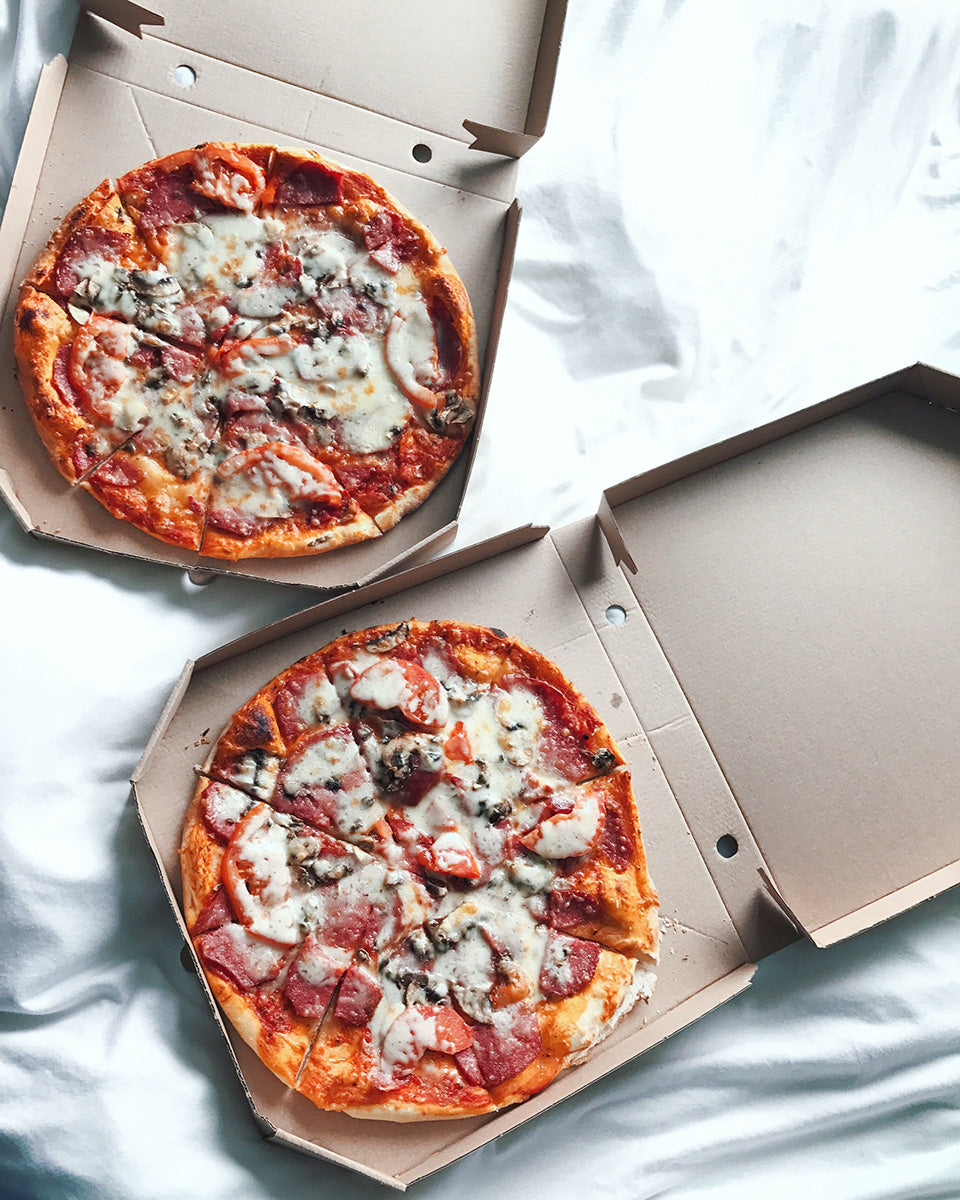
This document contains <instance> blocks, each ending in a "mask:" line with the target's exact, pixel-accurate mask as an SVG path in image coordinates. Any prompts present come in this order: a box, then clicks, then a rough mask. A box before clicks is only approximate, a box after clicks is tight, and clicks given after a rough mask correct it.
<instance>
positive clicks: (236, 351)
mask: <svg viewBox="0 0 960 1200" xmlns="http://www.w3.org/2000/svg"><path fill="white" fill-rule="evenodd" d="M292 349H293V340H292V339H291V338H289V337H288V336H287V335H286V334H281V335H280V336H279V337H261V338H247V339H246V341H243V342H238V341H226V342H223V343H222V344H221V345H220V347H219V349H217V350H216V351H215V352H214V363H215V364H216V368H217V370H218V371H219V372H220V374H221V375H226V377H227V378H228V379H235V378H236V377H237V376H238V375H242V374H243V373H244V371H249V370H255V369H256V368H257V367H258V366H261V365H262V364H261V363H260V362H259V360H260V359H263V358H276V357H277V356H278V355H281V354H289V352H290V351H291V350H292Z"/></svg>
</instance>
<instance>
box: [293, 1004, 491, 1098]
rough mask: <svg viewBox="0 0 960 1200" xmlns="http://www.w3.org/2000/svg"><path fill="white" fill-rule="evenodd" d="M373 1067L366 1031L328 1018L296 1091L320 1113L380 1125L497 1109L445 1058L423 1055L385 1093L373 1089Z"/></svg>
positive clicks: (481, 1091)
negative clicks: (327, 1111) (324, 1110)
mask: <svg viewBox="0 0 960 1200" xmlns="http://www.w3.org/2000/svg"><path fill="white" fill-rule="evenodd" d="M376 1063H377V1058H376V1054H375V1051H374V1049H373V1045H372V1039H371V1037H370V1034H369V1031H368V1030H367V1029H365V1028H358V1027H357V1026H354V1025H347V1024H346V1023H345V1022H343V1021H341V1020H339V1019H338V1018H337V1017H335V1016H333V1015H332V1014H331V1013H328V1014H327V1016H326V1017H325V1019H324V1021H323V1024H322V1025H321V1027H320V1031H319V1033H318V1035H317V1038H316V1040H315V1042H314V1044H313V1049H312V1050H311V1052H310V1057H309V1058H308V1060H307V1063H306V1065H305V1067H304V1070H303V1075H302V1076H301V1079H300V1083H299V1084H298V1086H297V1091H299V1092H301V1093H302V1094H303V1095H304V1096H306V1097H307V1098H308V1099H310V1100H312V1101H313V1103H314V1104H316V1105H317V1106H318V1107H320V1108H327V1109H332V1110H334V1111H339V1112H347V1113H350V1115H351V1116H363V1117H372V1118H374V1119H377V1120H382V1121H403V1120H434V1119H436V1118H437V1117H471V1116H478V1115H480V1114H481V1113H485V1112H491V1111H492V1110H493V1109H494V1108H496V1107H497V1105H496V1103H495V1102H494V1100H493V1098H492V1097H491V1095H490V1093H489V1092H488V1091H487V1089H486V1088H484V1087H479V1086H478V1085H476V1084H471V1083H468V1082H467V1080H466V1079H464V1078H463V1076H462V1075H461V1074H460V1072H459V1071H458V1070H457V1068H456V1066H455V1065H454V1064H453V1062H452V1061H451V1060H450V1058H449V1057H448V1056H447V1055H443V1054H435V1053H433V1052H432V1051H427V1052H426V1054H424V1056H423V1058H422V1059H421V1060H420V1062H419V1063H418V1064H417V1067H416V1068H415V1069H414V1070H413V1071H412V1073H411V1075H410V1077H409V1078H408V1079H407V1080H405V1082H404V1083H403V1085H402V1086H400V1087H397V1088H396V1089H395V1090H391V1091H387V1092H385V1091H381V1090H380V1089H378V1088H377V1087H375V1086H374V1083H373V1078H374V1071H375V1069H376Z"/></svg>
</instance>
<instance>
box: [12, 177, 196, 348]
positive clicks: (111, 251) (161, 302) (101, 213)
mask: <svg viewBox="0 0 960 1200" xmlns="http://www.w3.org/2000/svg"><path fill="white" fill-rule="evenodd" d="M25 283H26V284H27V286H30V287H34V288H36V289H37V290H38V291H42V292H46V293H47V294H48V295H49V296H51V297H52V298H53V299H54V300H56V301H57V303H58V304H60V305H61V306H62V307H64V308H65V309H66V310H67V311H68V312H69V313H70V315H71V316H73V317H74V318H75V319H76V320H77V321H78V322H79V323H81V324H82V323H84V322H85V321H86V319H87V317H86V314H88V313H91V312H92V313H97V314H99V315H100V316H106V317H114V318H116V319H117V320H121V321H126V322H128V323H129V324H132V325H136V326H138V327H139V328H140V329H143V330H145V331H147V332H149V333H154V334H158V335H160V336H163V337H165V338H169V339H172V340H175V341H177V342H183V343H186V344H188V345H191V346H194V347H202V346H203V340H204V333H205V329H204V323H203V319H202V317H201V315H200V313H199V311H198V310H196V309H195V308H194V307H192V306H191V305H189V304H187V303H185V300H184V295H183V289H182V288H181V287H180V285H179V283H178V282H177V281H176V279H174V278H173V277H172V276H171V275H170V274H169V272H168V271H167V270H166V269H165V268H164V266H163V264H162V263H161V261H160V260H159V259H158V258H157V256H156V255H155V254H154V253H153V251H152V250H151V249H150V247H149V246H148V245H147V243H146V242H145V241H144V239H143V236H142V235H141V233H140V230H139V229H138V228H137V226H136V224H135V223H134V222H133V220H132V219H131V217H130V216H129V214H128V213H127V212H126V210H125V209H124V207H123V204H122V202H121V200H120V196H119V194H118V193H117V191H116V188H115V187H114V185H113V183H112V182H111V181H110V180H105V181H104V182H103V183H102V184H101V185H100V186H99V187H98V188H97V189H96V190H95V191H93V192H91V194H90V195H89V196H88V197H86V199H85V200H83V201H82V202H81V203H80V204H79V205H78V206H77V207H76V208H75V209H74V210H73V211H72V212H71V213H70V214H69V215H68V216H67V218H66V219H65V220H64V221H63V223H62V224H61V225H60V227H59V228H58V230H57V232H56V233H55V234H54V236H53V237H52V238H51V240H50V242H49V243H48V245H47V248H46V250H45V251H44V253H43V254H42V255H41V256H40V258H39V259H38V260H37V263H36V264H35V266H34V268H33V270H32V271H31V272H30V274H29V275H28V276H27V278H26V281H25Z"/></svg>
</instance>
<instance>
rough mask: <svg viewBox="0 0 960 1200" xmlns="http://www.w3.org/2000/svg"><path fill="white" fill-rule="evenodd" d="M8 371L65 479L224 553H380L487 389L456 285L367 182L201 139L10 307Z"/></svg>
mask: <svg viewBox="0 0 960 1200" xmlns="http://www.w3.org/2000/svg"><path fill="white" fill-rule="evenodd" d="M14 328H15V350H16V359H17V367H18V374H19V377H20V382H21V385H22V387H23V391H24V395H25V397H26V402H27V405H28V407H29V409H30V412H31V414H32V416H33V420H34V423H35V425H36V427H37V430H38V432H39V434H40V437H41V439H42V440H43V443H44V445H45V446H46V448H47V451H48V452H49V454H50V456H51V458H52V459H53V461H54V463H55V464H56V466H57V468H58V470H59V471H60V473H61V474H62V475H63V476H64V477H65V478H66V479H67V480H69V482H70V483H71V484H75V485H78V487H79V488H80V489H82V490H83V491H85V492H88V493H89V494H91V495H92V496H94V497H96V499H97V500H99V502H100V503H101V504H103V505H104V506H105V507H106V508H107V509H108V510H109V511H110V512H111V513H113V514H114V515H115V516H117V517H120V518H122V519H124V520H127V521H130V522H132V523H133V524H134V525H136V526H137V527H138V528H139V529H142V530H144V531H145V532H146V533H149V534H152V535H153V536H154V537H157V538H160V539H161V540H163V541H165V542H169V543H171V544H173V545H177V546H184V547H188V548H190V549H193V550H199V551H200V553H201V554H204V555H209V556H210V557H213V558H220V559H228V560H236V559H240V558H250V557H276V556H286V555H301V554H318V553H321V552H323V551H326V550H331V549H334V548H336V547H338V546H343V545H347V544H349V543H352V542H357V541H360V540H363V539H365V538H373V537H379V536H380V535H381V534H382V533H383V532H385V531H386V530H388V529H390V528H391V527H392V526H393V525H395V524H396V523H397V521H399V520H400V518H401V517H402V516H403V515H404V514H405V513H407V512H409V511H410V510H411V509H413V508H415V507H416V506H417V505H419V504H420V503H421V502H422V501H423V500H424V499H425V498H426V497H427V496H428V495H429V493H430V492H431V491H432V490H433V489H434V488H435V487H436V485H437V483H438V482H439V481H440V479H441V478H442V477H443V476H444V474H445V473H446V471H447V470H448V469H449V467H450V466H451V464H452V463H453V462H454V460H455V459H456V457H457V456H458V454H459V453H460V451H461V450H462V448H463V445H464V442H465V440H466V438H467V435H468V433H469V431H470V428H471V426H472V424H473V420H474V416H475V412H476V406H477V397H478V394H479V367H478V361H477V339H476V329H475V324H474V320H473V313H472V310H471V307H470V302H469V299H468V298H467V294H466V291H465V290H464V287H463V285H462V283H461V282H460V279H459V278H458V276H457V274H456V272H455V271H454V269H453V267H452V265H451V263H450V261H449V259H448V258H447V255H446V253H445V251H444V249H443V247H442V246H440V245H439V244H438V242H437V241H436V239H435V238H434V237H433V236H432V234H431V233H430V232H429V231H428V230H427V229H425V228H424V227H423V225H421V224H420V223H419V222H418V221H416V220H415V219H414V217H412V216H411V215H410V214H409V213H408V212H406V211H405V210H404V209H403V208H401V207H400V205H398V204H397V203H396V201H394V200H393V199H391V197H390V196H388V195H387V193H386V192H385V191H384V190H383V189H382V188H381V187H379V186H378V185H377V184H376V183H374V181H373V180H372V179H370V178H369V176H367V175H365V174H363V173H361V172H359V171H350V170H346V169H345V168H342V167H339V166H337V165H335V164H334V163H331V162H328V161H327V160H325V159H323V158H321V157H320V155H318V154H315V153H312V152H308V151H306V150H287V149H279V148H277V147H274V146H266V145H244V146H239V145H228V144H225V143H208V144H206V145H201V146H198V147H195V148H194V149H192V150H184V151H181V152H179V153H177V154H171V155H168V156H167V157H165V158H159V159H156V160H154V161H153V162H150V163H147V164H146V165H145V166H141V167H138V168H137V169H136V170H133V171H130V172H128V173H127V174H126V175H124V176H123V177H122V178H120V179H118V180H116V181H113V180H107V181H105V182H104V183H102V184H101V185H100V186H99V187H98V188H97V189H96V190H95V191H94V192H92V193H91V194H90V195H89V196H87V197H86V199H84V200H83V201H81V203H80V204H79V205H77V207H76V208H74V210H73V211H72V212H71V213H70V214H69V215H68V216H67V217H66V219H65V220H64V221H63V223H62V224H61V226H60V228H59V229H58V230H57V232H56V233H55V234H54V236H53V238H52V239H51V240H50V242H49V244H48V245H47V247H46V249H45V250H44V252H43V254H42V255H41V256H40V259H39V260H38V262H37V263H36V265H35V267H34V268H33V270H32V271H31V272H30V274H29V275H28V276H27V278H26V280H25V281H24V283H23V286H22V288H21V291H20V296H19V302H18V306H17V311H16V317H15V325H14Z"/></svg>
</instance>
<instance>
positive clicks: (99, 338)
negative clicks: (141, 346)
mask: <svg viewBox="0 0 960 1200" xmlns="http://www.w3.org/2000/svg"><path fill="white" fill-rule="evenodd" d="M136 348H137V339H136V337H135V336H134V333H133V330H132V329H131V328H130V326H129V325H124V324H123V323H122V322H121V321H111V320H110V318H109V317H101V316H98V315H97V314H96V313H92V314H91V315H90V318H89V320H88V321H87V323H86V325H81V327H80V328H79V329H78V330H77V336H76V337H75V338H74V339H73V346H72V347H71V349H70V361H69V363H68V364H67V374H68V375H69V377H70V382H71V384H73V386H74V388H75V389H76V391H77V393H78V394H79V396H80V399H81V400H82V401H83V403H84V404H85V405H86V407H87V408H88V409H89V410H90V411H91V412H92V413H94V415H95V416H98V417H100V419H101V420H104V421H112V420H113V416H114V414H113V410H112V408H111V406H110V403H109V401H110V399H111V397H113V396H115V395H116V394H117V392H119V391H120V388H121V387H122V386H123V384H124V381H125V380H126V378H127V372H126V368H125V366H124V363H125V362H126V360H127V359H128V358H129V357H130V356H131V355H132V354H133V353H135V351H136Z"/></svg>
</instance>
